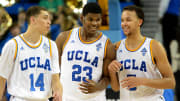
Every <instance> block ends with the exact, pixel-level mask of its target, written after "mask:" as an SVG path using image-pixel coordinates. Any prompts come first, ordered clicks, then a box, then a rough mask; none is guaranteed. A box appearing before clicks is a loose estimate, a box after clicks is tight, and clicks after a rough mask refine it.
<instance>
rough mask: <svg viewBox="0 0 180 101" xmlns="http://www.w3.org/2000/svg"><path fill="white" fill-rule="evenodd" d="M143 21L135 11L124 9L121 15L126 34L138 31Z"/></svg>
mask: <svg viewBox="0 0 180 101" xmlns="http://www.w3.org/2000/svg"><path fill="white" fill-rule="evenodd" d="M141 21H142V20H141ZM141 21H140V19H139V18H138V17H137V15H136V12H135V11H128V10H125V11H123V12H122V16H121V27H122V29H123V31H124V34H125V35H126V36H128V35H131V34H132V33H134V32H136V31H137V30H138V29H139V28H140V25H141V23H142V22H141Z"/></svg>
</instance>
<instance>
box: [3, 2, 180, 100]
mask: <svg viewBox="0 0 180 101" xmlns="http://www.w3.org/2000/svg"><path fill="white" fill-rule="evenodd" d="M87 2H97V3H99V5H100V6H101V8H102V19H103V21H102V27H101V28H100V31H102V32H104V33H105V34H106V35H107V36H108V37H109V38H110V39H111V40H112V42H116V41H118V40H120V39H122V38H125V36H124V34H123V31H122V30H121V25H120V22H121V18H120V17H121V10H122V9H123V7H125V6H127V5H137V6H139V7H142V9H143V10H144V13H145V22H144V25H143V27H142V34H143V35H146V36H148V37H151V38H155V39H156V40H159V41H160V42H162V43H163V45H164V47H165V49H166V51H167V54H168V59H169V61H170V63H171V65H172V67H173V71H174V74H175V77H176V85H177V86H176V89H175V90H170V91H169V92H165V94H167V95H169V96H172V97H173V98H172V99H173V100H174V101H180V98H179V97H180V83H179V81H180V80H179V78H178V77H179V76H180V44H179V43H180V27H179V26H180V20H179V19H180V16H179V14H180V0H0V54H1V50H2V48H3V46H4V44H5V43H6V42H7V41H8V40H10V39H11V38H13V37H14V36H16V35H19V34H21V33H24V32H25V31H26V29H27V26H28V24H27V22H26V10H27V9H28V8H29V7H31V6H34V5H39V6H42V7H45V8H46V9H48V11H49V12H50V14H51V21H52V24H51V28H50V31H49V33H44V34H45V35H46V36H48V37H49V38H51V39H52V40H56V37H57V36H58V35H59V33H60V32H62V31H66V30H69V29H72V28H74V27H79V26H82V23H81V22H80V19H79V17H80V14H81V11H82V7H83V6H84V5H85V4H86V3H87ZM174 95H176V96H174ZM107 98H108V99H114V100H117V99H119V92H116V93H115V92H113V91H112V90H111V88H110V86H109V87H108V88H107ZM172 99H169V100H167V101H173V100H172Z"/></svg>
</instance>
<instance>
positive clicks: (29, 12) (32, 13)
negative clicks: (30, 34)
mask: <svg viewBox="0 0 180 101" xmlns="http://www.w3.org/2000/svg"><path fill="white" fill-rule="evenodd" d="M41 11H47V10H46V9H45V8H43V7H40V6H32V7H30V8H28V10H27V12H26V20H27V22H28V24H29V23H30V17H31V16H35V15H38V14H40V12H41Z"/></svg>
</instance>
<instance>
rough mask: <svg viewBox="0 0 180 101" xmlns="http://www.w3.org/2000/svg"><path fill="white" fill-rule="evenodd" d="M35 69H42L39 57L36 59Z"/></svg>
mask: <svg viewBox="0 0 180 101" xmlns="http://www.w3.org/2000/svg"><path fill="white" fill-rule="evenodd" d="M37 67H38V68H43V64H40V57H37Z"/></svg>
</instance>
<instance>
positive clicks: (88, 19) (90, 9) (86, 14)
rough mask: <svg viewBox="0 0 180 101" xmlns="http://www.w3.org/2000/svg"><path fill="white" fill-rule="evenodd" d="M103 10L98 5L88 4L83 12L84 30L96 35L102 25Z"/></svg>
mask: <svg viewBox="0 0 180 101" xmlns="http://www.w3.org/2000/svg"><path fill="white" fill-rule="evenodd" d="M101 12H102V11H101V8H100V6H99V5H98V4H97V3H87V4H86V5H85V6H84V8H83V11H82V16H81V22H82V24H83V28H84V30H85V31H86V32H87V33H89V34H95V33H96V31H97V30H98V29H99V27H100V26H101V23H102V18H101Z"/></svg>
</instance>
